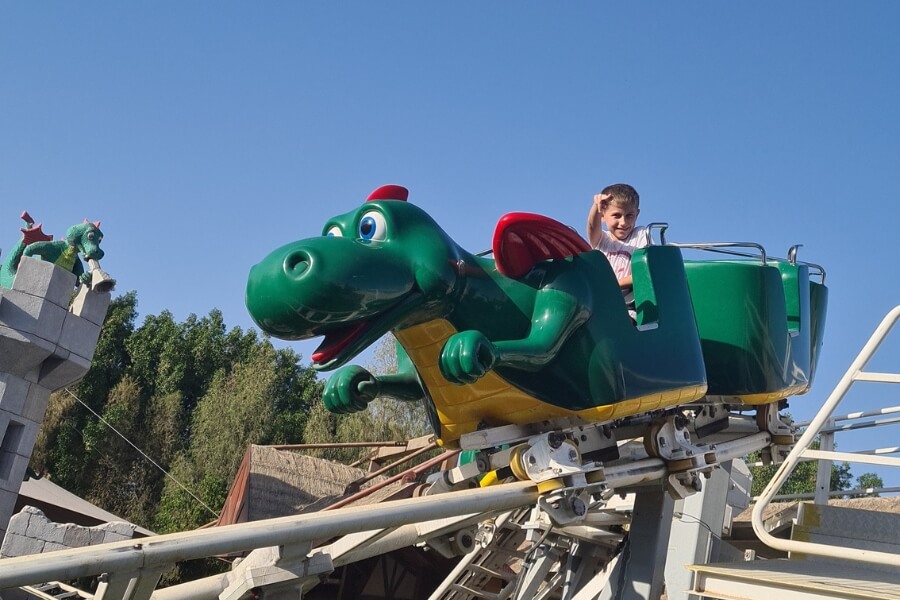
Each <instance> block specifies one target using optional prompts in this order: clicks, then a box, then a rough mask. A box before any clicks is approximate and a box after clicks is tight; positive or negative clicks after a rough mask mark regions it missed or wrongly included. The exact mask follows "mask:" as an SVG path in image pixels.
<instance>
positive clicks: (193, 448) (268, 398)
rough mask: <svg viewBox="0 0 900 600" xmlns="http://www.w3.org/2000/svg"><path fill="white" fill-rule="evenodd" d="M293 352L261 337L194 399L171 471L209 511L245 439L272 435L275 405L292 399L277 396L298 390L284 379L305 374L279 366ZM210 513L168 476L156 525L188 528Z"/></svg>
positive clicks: (216, 505)
mask: <svg viewBox="0 0 900 600" xmlns="http://www.w3.org/2000/svg"><path fill="white" fill-rule="evenodd" d="M293 357H296V355H294V354H293V353H292V352H289V351H278V350H275V349H274V348H273V347H272V345H271V344H269V343H268V342H263V343H262V344H260V346H259V348H258V349H257V351H256V352H255V355H254V356H253V357H252V358H251V360H250V361H249V362H246V363H238V364H237V365H235V366H234V368H233V369H232V370H231V371H230V372H228V373H225V372H223V371H219V372H218V374H217V375H216V376H215V377H214V378H213V381H212V383H211V384H210V386H209V389H208V390H207V392H206V394H205V395H204V396H203V397H202V398H201V399H200V401H199V402H198V403H197V407H196V410H195V411H194V414H193V419H192V423H191V438H190V443H189V444H188V446H187V448H186V449H185V451H184V452H183V453H182V454H180V455H179V456H178V458H177V459H176V460H175V462H174V465H173V468H172V475H173V477H174V478H175V479H177V480H178V481H180V482H181V483H182V484H184V485H185V486H186V487H188V488H189V489H191V490H195V491H194V493H195V494H197V495H198V496H199V497H200V499H201V500H202V501H203V503H204V504H206V505H207V506H208V507H210V508H212V509H213V511H217V510H218V509H219V508H220V507H221V506H222V504H223V502H224V500H225V496H226V494H227V492H228V487H229V486H230V484H231V481H232V480H233V478H234V476H235V474H236V473H237V470H238V467H239V466H240V463H241V459H242V458H243V456H244V453H245V451H246V449H247V446H248V444H266V443H269V442H270V441H271V439H272V434H273V431H274V429H275V428H274V427H273V425H274V424H275V423H276V422H277V420H276V419H275V414H276V410H277V407H278V406H279V404H281V405H290V404H291V402H290V401H288V400H285V401H280V397H279V394H283V393H284V392H285V391H286V390H292V391H295V392H298V393H300V390H297V389H295V385H293V384H292V383H291V382H290V381H286V379H297V381H306V380H307V378H305V377H295V374H294V373H293V372H291V371H290V370H288V369H284V368H279V366H280V365H281V366H283V362H282V361H287V360H291V359H292V358H293ZM296 369H297V367H296V363H294V370H296ZM300 395H301V396H302V395H303V394H302V393H300ZM215 516H216V515H215V514H210V512H209V510H206V509H204V508H203V506H202V505H201V504H199V503H198V502H196V501H193V502H192V500H191V497H190V494H189V493H188V492H187V491H186V490H185V489H183V488H182V487H180V486H179V485H177V484H175V483H174V482H173V481H171V480H170V481H167V482H166V484H165V486H164V489H163V493H162V499H161V505H160V511H159V513H158V514H157V518H156V526H157V528H158V529H159V530H160V531H164V532H167V531H178V530H183V529H190V528H193V527H197V526H199V525H202V524H203V523H206V522H208V521H210V520H211V519H214V518H215Z"/></svg>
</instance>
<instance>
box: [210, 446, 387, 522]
mask: <svg viewBox="0 0 900 600" xmlns="http://www.w3.org/2000/svg"><path fill="white" fill-rule="evenodd" d="M366 474H367V472H366V471H365V470H363V469H359V468H356V467H348V466H347V465H343V464H340V463H336V462H332V461H329V460H324V459H321V458H313V457H311V456H306V455H304V454H300V453H298V452H295V451H290V450H279V449H276V448H272V447H269V446H256V445H251V446H250V447H249V448H248V449H247V452H246V454H245V455H244V460H243V462H242V463H241V467H240V469H239V470H238V473H237V475H236V476H235V480H234V482H233V483H232V485H231V490H230V491H229V493H228V498H227V499H226V500H225V506H224V507H223V509H222V513H221V515H220V517H219V520H218V522H217V525H227V524H231V523H241V522H244V521H258V520H261V519H270V518H274V517H283V516H287V515H296V514H300V513H304V512H312V511H315V510H320V509H322V508H324V507H325V506H327V505H329V504H331V503H333V502H334V501H336V500H338V499H340V498H341V497H343V496H344V490H345V489H346V488H347V485H348V484H350V483H351V482H353V481H356V480H357V479H360V478H361V477H364V476H365V475H366ZM382 480H383V478H382V477H377V478H375V479H373V480H372V481H370V482H367V483H366V484H364V485H363V486H362V489H366V488H367V487H370V486H372V485H374V484H375V483H378V482H380V481H382Z"/></svg>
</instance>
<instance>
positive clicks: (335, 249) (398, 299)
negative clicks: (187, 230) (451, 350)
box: [246, 185, 461, 369]
mask: <svg viewBox="0 0 900 600" xmlns="http://www.w3.org/2000/svg"><path fill="white" fill-rule="evenodd" d="M407 195H408V191H407V190H406V188H403V187H401V186H395V185H390V186H383V187H380V188H378V189H377V190H375V191H374V192H372V194H370V196H369V198H368V199H367V201H366V202H365V203H364V204H363V205H362V206H360V207H359V208H357V209H356V210H353V211H351V212H348V213H346V214H343V215H340V216H336V217H333V218H332V219H329V220H328V221H327V222H326V223H325V226H324V227H323V229H322V235H321V236H319V237H314V238H309V239H305V240H301V241H298V242H294V243H292V244H288V245H286V246H282V247H281V248H278V249H277V250H275V251H274V252H272V253H271V254H269V255H268V256H267V257H266V258H264V259H263V260H262V262H260V263H259V264H257V265H255V266H254V267H253V268H252V269H251V271H250V276H249V278H248V281H247V293H246V303H247V308H248V310H249V311H250V315H251V316H252V317H253V320H254V321H255V322H256V324H257V325H259V327H260V328H261V329H262V330H263V331H265V332H266V333H269V334H271V335H273V336H275V337H279V338H283V339H290V340H300V339H306V338H311V337H315V336H324V340H323V341H322V343H321V345H320V346H319V348H318V349H317V350H316V351H315V352H314V353H313V355H312V361H313V366H314V367H315V368H317V369H333V368H336V367H339V366H341V365H343V364H345V363H346V362H347V361H349V360H350V359H352V358H353V357H354V356H356V355H357V354H358V353H359V352H361V351H362V350H363V349H365V348H366V347H367V346H369V345H370V344H372V343H373V342H375V341H376V340H377V339H378V338H380V337H381V336H382V335H384V334H385V333H387V332H388V331H391V330H392V329H395V328H398V327H401V328H402V327H406V326H409V325H414V324H416V323H420V322H423V321H426V320H429V319H432V318H435V317H436V316H439V315H441V314H444V313H446V312H447V311H448V310H449V307H450V306H451V304H450V301H449V296H451V295H452V293H453V290H454V288H455V286H456V284H457V278H458V275H457V269H456V268H455V265H457V263H458V260H459V256H460V252H461V251H460V249H459V247H458V246H457V245H456V243H455V242H453V240H451V239H450V238H449V237H448V236H447V234H446V233H444V231H443V230H442V229H441V228H440V227H439V226H438V225H437V223H435V222H434V220H433V219H432V218H431V217H430V216H428V215H427V214H426V213H425V212H424V211H422V210H421V209H420V208H418V207H416V206H414V205H412V204H409V203H408V202H406V199H407Z"/></svg>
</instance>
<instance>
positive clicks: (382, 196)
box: [366, 185, 409, 202]
mask: <svg viewBox="0 0 900 600" xmlns="http://www.w3.org/2000/svg"><path fill="white" fill-rule="evenodd" d="M407 198H409V190H408V189H406V188H405V187H403V186H402V185H383V186H381V187H380V188H378V189H377V190H375V191H374V192H372V193H371V194H369V197H368V198H366V202H372V201H373V200H400V201H401V202H406V200H407Z"/></svg>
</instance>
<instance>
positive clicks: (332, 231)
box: [325, 225, 344, 237]
mask: <svg viewBox="0 0 900 600" xmlns="http://www.w3.org/2000/svg"><path fill="white" fill-rule="evenodd" d="M325 235H327V236H328V237H344V234H343V233H341V229H340V227H338V226H337V225H334V226H333V227H329V228H328V231H326V232H325Z"/></svg>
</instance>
